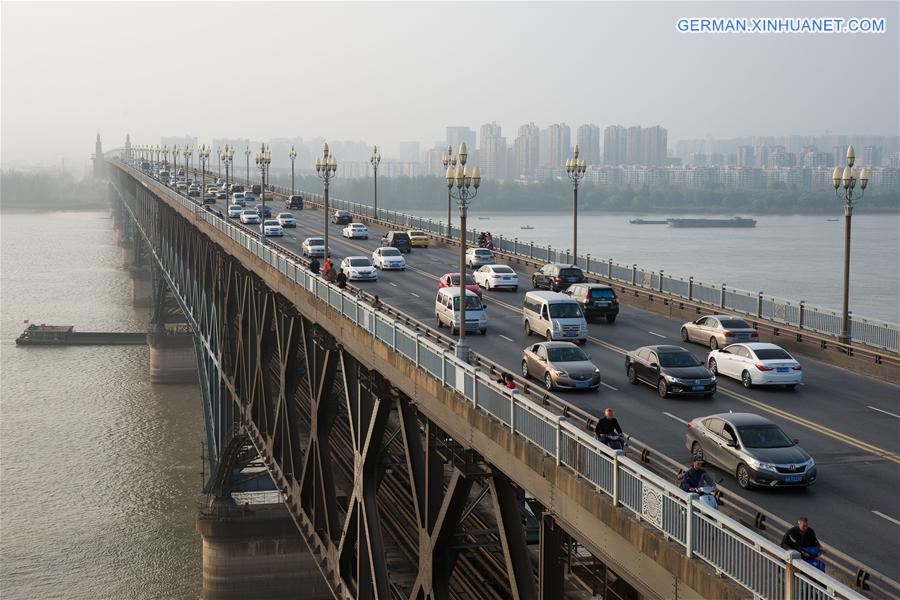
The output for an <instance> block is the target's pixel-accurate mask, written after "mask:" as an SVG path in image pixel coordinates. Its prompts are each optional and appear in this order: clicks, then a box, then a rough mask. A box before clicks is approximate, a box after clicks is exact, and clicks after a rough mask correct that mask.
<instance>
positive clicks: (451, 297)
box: [434, 287, 487, 335]
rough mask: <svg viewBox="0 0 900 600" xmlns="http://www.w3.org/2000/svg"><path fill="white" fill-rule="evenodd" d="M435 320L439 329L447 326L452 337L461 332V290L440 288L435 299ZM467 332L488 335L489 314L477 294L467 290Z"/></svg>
mask: <svg viewBox="0 0 900 600" xmlns="http://www.w3.org/2000/svg"><path fill="white" fill-rule="evenodd" d="M434 318H435V319H436V320H437V326H438V329H440V328H441V327H442V326H444V325H446V326H447V327H449V328H450V335H456V333H457V332H458V331H459V288H458V287H452V288H440V289H439V290H438V293H437V297H436V298H435V299H434ZM466 331H478V332H480V333H481V335H484V334H485V333H487V313H486V312H485V310H484V304H482V302H481V299H480V298H479V297H478V295H477V294H475V292H473V291H471V290H466Z"/></svg>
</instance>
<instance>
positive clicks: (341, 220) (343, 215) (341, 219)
mask: <svg viewBox="0 0 900 600" xmlns="http://www.w3.org/2000/svg"><path fill="white" fill-rule="evenodd" d="M352 220H353V216H352V215H351V214H350V213H349V212H347V211H346V210H336V211H334V213H332V215H331V222H332V223H335V224H337V225H346V224H347V223H349V222H350V221H352Z"/></svg>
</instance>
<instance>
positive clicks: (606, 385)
mask: <svg viewBox="0 0 900 600" xmlns="http://www.w3.org/2000/svg"><path fill="white" fill-rule="evenodd" d="M600 385H602V386H603V387H605V388H609V389H611V390H612V391H614V392H618V391H619V388H617V387H613V386H611V385H609V384H608V383H606V382H605V381H601V382H600Z"/></svg>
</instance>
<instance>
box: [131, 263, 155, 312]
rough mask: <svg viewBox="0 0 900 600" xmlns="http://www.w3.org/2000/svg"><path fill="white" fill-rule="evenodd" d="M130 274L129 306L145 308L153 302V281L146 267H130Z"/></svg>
mask: <svg viewBox="0 0 900 600" xmlns="http://www.w3.org/2000/svg"><path fill="white" fill-rule="evenodd" d="M129 271H130V272H131V304H132V306H136V307H139V308H146V307H148V306H150V305H151V304H152V302H153V280H152V279H151V278H150V269H148V268H147V267H132V268H131V269H129Z"/></svg>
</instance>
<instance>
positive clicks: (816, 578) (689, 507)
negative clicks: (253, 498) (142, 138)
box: [133, 171, 863, 600]
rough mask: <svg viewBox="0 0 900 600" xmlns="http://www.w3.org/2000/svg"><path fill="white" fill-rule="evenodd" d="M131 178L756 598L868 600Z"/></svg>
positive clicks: (223, 222)
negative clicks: (203, 223) (174, 205)
mask: <svg viewBox="0 0 900 600" xmlns="http://www.w3.org/2000/svg"><path fill="white" fill-rule="evenodd" d="M133 176H135V177H136V178H138V179H139V180H141V181H142V182H143V183H144V184H145V185H146V186H147V187H150V186H151V185H152V186H153V187H154V188H155V189H156V190H157V191H161V192H163V193H164V194H165V195H166V196H167V197H168V198H170V199H171V200H172V201H174V202H177V203H178V204H180V205H181V206H183V207H184V208H186V209H187V210H189V211H191V212H192V213H194V214H195V215H196V217H197V218H198V219H200V220H202V221H205V222H206V223H207V224H209V225H210V226H211V227H213V228H215V229H217V230H218V231H220V232H222V233H223V234H224V235H226V236H228V237H229V238H230V239H232V240H233V241H235V242H236V243H238V244H239V245H240V246H241V247H243V248H245V249H246V250H247V251H248V252H250V253H251V254H253V255H254V256H256V257H258V258H259V259H260V260H262V261H263V262H265V263H266V264H268V265H270V266H271V267H272V268H274V269H275V270H277V271H278V272H280V273H281V274H282V275H284V276H285V277H288V278H289V279H291V280H292V281H294V282H295V283H296V284H297V285H300V286H301V287H302V288H303V289H305V290H306V291H307V292H309V293H311V294H313V295H314V296H315V297H317V298H318V299H320V300H321V301H323V302H325V303H327V304H328V305H329V306H331V308H333V309H334V310H335V312H336V313H337V314H339V315H341V316H342V317H343V318H344V319H346V320H348V321H350V323H352V324H353V325H354V326H356V327H359V328H361V329H363V330H364V331H365V332H366V333H367V334H369V335H371V336H372V337H373V338H374V339H375V340H377V341H379V342H381V343H383V344H385V345H387V346H388V347H390V348H391V349H392V350H393V351H394V352H396V353H399V354H402V355H403V356H405V357H406V358H407V359H408V360H409V361H411V362H413V363H414V364H415V365H416V367H417V368H419V369H422V370H424V371H425V372H427V373H428V374H429V375H431V376H432V377H434V378H435V379H436V380H438V381H439V382H440V383H441V385H442V386H444V387H447V388H451V389H453V390H455V391H456V392H457V393H458V394H460V395H461V396H462V397H463V398H464V399H465V400H466V401H467V402H471V403H472V405H473V407H474V408H475V409H481V410H484V411H485V412H487V413H488V414H490V415H491V416H493V417H494V418H496V419H497V420H498V421H500V422H501V423H503V424H504V426H507V427H509V428H510V430H511V431H512V433H513V434H514V435H516V434H517V435H519V436H521V437H523V438H524V439H526V440H528V441H529V442H531V443H532V444H534V445H535V446H537V447H539V448H541V449H542V450H543V451H544V452H545V453H546V454H548V455H549V456H551V457H553V458H554V459H555V460H556V463H557V464H558V465H561V466H565V467H567V468H569V469H571V470H572V471H573V472H575V473H576V474H578V475H579V476H580V477H582V478H584V479H585V480H587V481H589V482H590V483H591V484H592V485H593V486H594V488H595V489H596V490H597V492H598V493H601V494H604V495H607V496H609V497H610V498H611V500H612V502H613V505H614V506H620V507H622V508H623V509H625V510H628V511H629V512H631V513H632V514H633V515H634V516H635V517H637V518H638V519H639V520H641V521H642V522H643V523H645V524H646V525H648V526H650V527H652V528H654V529H656V530H658V531H660V532H661V533H662V534H663V535H664V536H665V537H666V538H667V539H669V540H671V541H672V542H673V543H675V544H677V545H678V546H681V547H682V548H683V549H684V552H685V554H686V556H688V557H690V558H698V559H700V560H703V561H704V562H706V563H707V564H709V565H711V566H712V567H713V568H714V569H715V570H716V571H717V572H719V573H722V574H724V575H726V576H727V577H728V578H730V579H731V580H732V581H734V582H736V583H737V584H738V585H740V586H741V587H743V588H744V589H746V590H748V591H749V592H750V593H752V594H753V595H754V596H755V597H761V598H771V599H773V600H800V599H804V600H805V599H807V598H810V599H820V598H821V599H825V598H841V599H844V598H846V599H860V600H861V599H862V598H863V596H861V595H859V594H858V593H856V592H855V591H854V590H852V589H850V588H849V587H847V586H845V585H844V584H842V583H840V582H839V581H837V580H835V579H834V578H832V577H830V576H828V575H827V574H825V573H822V572H820V571H818V570H817V569H815V568H813V567H811V566H809V565H807V564H806V563H805V562H804V561H802V560H801V559H800V557H799V554H798V553H796V552H791V551H786V550H783V549H782V548H780V547H778V546H776V545H775V544H773V543H772V542H770V541H768V540H766V539H764V538H763V537H761V536H760V535H759V534H757V533H755V532H754V531H752V530H750V529H749V528H747V527H745V526H744V525H742V524H741V523H739V522H737V521H735V520H733V519H731V518H730V517H728V516H726V515H724V514H722V513H720V512H719V511H716V510H713V509H710V508H708V507H706V506H704V505H702V504H700V503H699V502H698V501H697V497H696V495H694V494H689V493H687V492H685V491H683V490H681V489H680V488H678V487H676V486H675V485H673V484H672V483H670V482H668V481H666V480H664V479H663V478H661V477H659V476H658V475H656V474H654V473H652V472H650V471H648V470H647V469H646V468H645V467H643V466H642V465H641V464H640V463H637V462H635V461H633V460H631V459H629V458H627V457H626V456H624V454H623V453H622V452H621V451H613V450H611V449H610V448H608V447H607V446H606V445H604V444H601V443H600V442H598V441H597V440H596V439H594V438H593V437H591V436H590V435H588V434H587V433H585V432H583V431H581V430H580V429H579V428H578V427H576V426H575V425H573V424H572V423H570V422H569V421H568V419H566V418H565V417H562V416H558V415H555V414H553V413H551V412H550V411H548V410H547V409H545V408H543V407H542V406H540V405H538V404H537V403H535V402H534V401H532V400H530V399H529V398H527V397H525V396H524V395H523V394H522V393H521V392H519V391H518V390H509V389H507V388H505V387H502V386H500V385H498V384H497V383H496V382H495V381H493V379H492V378H491V377H489V376H488V375H487V374H486V373H485V372H483V371H482V370H481V369H480V368H478V367H475V366H472V365H470V364H468V363H465V362H462V361H461V360H459V359H458V358H456V356H455V355H454V354H453V353H452V352H451V350H450V348H449V347H447V346H443V345H440V344H438V343H436V342H434V341H431V340H429V339H427V338H426V337H424V336H422V335H421V334H420V333H419V332H417V331H416V330H415V329H414V328H412V327H410V326H407V325H405V324H403V323H401V322H400V321H398V320H396V319H394V318H393V317H392V316H390V315H385V314H383V313H382V312H381V311H379V310H376V309H374V308H372V307H371V306H369V305H368V304H367V303H365V302H360V301H357V300H356V299H355V297H354V296H353V295H351V294H349V293H347V292H346V291H344V290H341V289H340V288H338V287H337V286H336V285H332V284H330V283H328V282H327V281H325V280H324V279H322V278H321V277H319V276H316V275H313V274H312V273H310V272H309V271H308V270H307V269H306V267H305V266H304V265H303V264H302V263H300V262H299V261H297V260H296V255H293V256H292V255H291V254H292V253H289V252H284V251H282V250H281V249H275V248H272V247H270V246H268V245H262V244H260V242H259V240H258V239H257V237H256V236H255V235H250V234H248V233H247V232H246V231H245V230H243V229H242V228H240V227H237V226H235V225H233V224H232V223H230V222H228V220H227V219H224V218H222V217H220V216H218V215H217V214H215V213H213V212H211V211H207V210H204V209H203V207H202V205H201V204H199V203H198V202H195V201H192V200H190V199H189V198H187V197H185V196H182V195H180V194H178V193H176V192H175V191H173V190H171V189H169V188H167V187H165V186H161V185H158V182H156V180H154V179H151V178H149V177H147V176H146V175H144V174H143V173H139V172H137V171H134V172H133Z"/></svg>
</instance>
